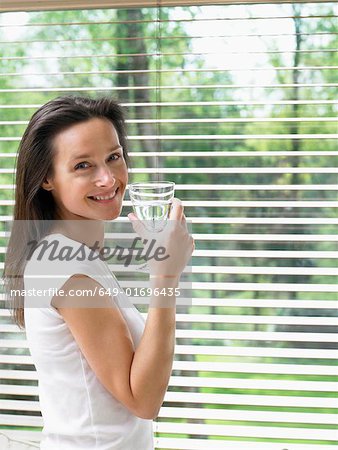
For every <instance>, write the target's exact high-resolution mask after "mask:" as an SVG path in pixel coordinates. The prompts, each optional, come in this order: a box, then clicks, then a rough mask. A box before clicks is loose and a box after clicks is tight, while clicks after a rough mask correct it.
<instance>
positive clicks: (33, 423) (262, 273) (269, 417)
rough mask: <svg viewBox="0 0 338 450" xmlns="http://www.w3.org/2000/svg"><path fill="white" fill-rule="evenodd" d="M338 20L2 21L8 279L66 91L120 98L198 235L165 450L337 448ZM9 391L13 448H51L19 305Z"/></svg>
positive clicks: (0, 356)
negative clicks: (46, 130)
mask: <svg viewBox="0 0 338 450" xmlns="http://www.w3.org/2000/svg"><path fill="white" fill-rule="evenodd" d="M18 3H20V2H18ZM21 3H22V2H21ZM25 3H26V4H28V3H30V2H25ZM50 3H53V5H54V9H55V8H57V6H58V3H57V2H50ZM101 3H102V2H101ZM164 3H165V2H163V4H164ZM196 3H197V2H196ZM214 3H217V2H214ZM15 4H16V2H11V5H12V6H13V9H14V8H15ZM44 4H46V2H44ZM35 5H37V3H36V2H35ZM59 5H61V6H63V5H64V4H62V3H59ZM67 5H68V7H70V6H69V2H68V4H67ZM100 6H104V5H102V4H101V5H100ZM133 6H135V5H133ZM136 6H137V5H136ZM41 7H42V6H41ZM2 8H3V10H6V2H5V3H4V4H3V7H2ZM20 8H21V7H20ZM64 8H66V6H64ZM28 9H29V8H28ZM335 23H336V16H335V9H334V3H333V2H328V3H323V2H321V4H320V5H318V4H316V3H313V4H312V3H306V4H302V3H295V4H290V5H289V4H271V5H259V4H257V5H226V6H225V5H223V6H216V5H212V6H200V7H187V6H186V7H184V8H182V7H166V6H162V7H161V8H141V5H140V7H138V8H134V9H121V8H114V9H113V8H110V9H109V8H107V9H104V10H103V9H91V10H81V11H75V10H74V11H70V10H65V9H64V10H61V7H60V6H59V10H58V11H49V12H48V11H47V12H29V13H20V14H18V15H17V14H14V13H13V14H2V16H1V22H0V43H1V46H0V61H1V73H0V93H1V102H0V127H1V128H0V130H1V131H0V158H1V167H0V208H1V209H0V211H1V216H0V220H1V227H2V228H1V230H0V239H1V246H0V255H1V262H0V264H1V270H2V269H3V261H4V255H5V252H6V241H7V239H8V224H9V222H10V220H11V214H12V208H13V198H14V197H13V188H14V185H13V175H14V163H15V157H16V151H17V147H18V143H19V141H20V138H21V136H22V133H23V130H24V129H25V126H26V124H27V123H28V120H29V117H30V116H31V114H32V113H33V112H34V110H35V109H36V108H37V107H39V106H40V105H41V104H43V103H44V102H46V101H48V100H49V99H51V98H53V97H56V96H58V95H62V94H64V93H67V94H84V95H93V96H96V95H112V96H113V97H114V98H117V99H120V100H121V102H122V104H123V105H124V106H125V108H126V111H127V116H128V127H129V141H130V153H131V158H132V169H131V170H130V177H131V179H132V180H134V181H144V180H148V179H151V180H156V179H170V180H172V181H175V183H176V192H177V194H176V196H177V197H179V198H181V199H182V200H183V202H184V204H185V211H186V215H187V216H188V217H189V218H190V220H191V222H192V230H193V235H194V237H195V240H196V251H195V253H194V256H193V260H192V264H193V267H192V271H193V275H192V276H193V291H192V292H193V299H192V306H191V307H187V306H186V307H182V306H180V307H178V310H177V312H178V314H177V345H176V357H175V362H174V370H173V373H172V377H171V379H170V386H169V390H168V393H167V395H166V397H165V401H164V404H163V407H162V409H161V411H160V415H159V418H158V419H157V420H156V421H155V422H154V432H155V436H156V448H157V449H162V450H164V449H176V450H179V449H189V450H197V449H205V450H209V449H210V450H211V449H222V450H224V449H228V450H233V449H241V450H242V449H243V448H245V449H248V450H249V449H257V450H258V449H259V450H265V449H266V450H282V449H284V448H285V449H286V448H287V449H289V450H290V449H292V450H293V449H298V450H311V449H321V450H326V449H332V448H333V446H334V444H337V431H336V422H337V420H336V413H337V407H338V405H337V400H336V398H335V390H336V386H337V384H336V382H337V365H336V356H337V334H336V333H337V309H336V308H337V303H336V291H337V290H336V284H335V276H336V259H337V252H336V249H337V246H336V242H337V237H336V235H335V225H336V224H337V217H336V215H335V211H334V207H335V206H337V201H336V191H337V185H336V174H337V169H336V156H337V152H336V139H337V122H336V92H337V90H336V89H337V86H338V83H337V76H336V73H337V72H336V69H337V57H336V53H335V49H336V48H337V34H338V33H337V30H336V27H335ZM130 209H131V206H130V201H129V199H128V197H127V198H126V200H125V202H124V208H123V213H122V216H121V218H119V219H118V220H117V223H121V224H123V223H125V221H126V219H125V216H126V214H127V212H129V211H130ZM120 237H121V236H120ZM122 237H123V236H122ZM113 238H114V236H113V235H109V234H108V235H107V243H109V242H111V240H112V239H113ZM111 268H112V270H113V271H114V272H115V273H116V274H117V277H118V278H119V279H121V280H122V281H121V284H122V285H124V284H125V283H126V281H125V280H126V278H125V277H127V276H129V277H130V276H132V277H134V278H135V281H134V283H135V286H141V285H144V286H145V282H144V281H142V280H138V279H137V277H135V276H134V274H130V273H127V269H126V268H124V267H123V266H119V265H112V266H111ZM128 285H130V283H129V284H128ZM2 298H3V297H2ZM133 300H134V301H135V303H136V304H137V306H138V307H139V308H140V310H141V311H142V312H143V314H146V309H145V307H144V305H142V302H141V301H140V299H133ZM0 378H1V383H0V405H1V406H0V408H1V410H0V433H1V432H3V433H5V434H7V435H8V436H10V437H11V438H13V439H20V440H22V439H24V440H27V441H35V442H37V441H39V439H40V437H41V426H42V420H41V415H40V409H39V403H38V390H37V377H36V373H35V370H34V366H33V364H32V361H31V358H30V355H29V352H28V348H27V343H26V341H25V335H24V333H23V332H20V331H19V330H18V328H17V327H16V326H15V325H13V324H12V323H11V320H10V317H9V312H8V310H7V309H6V305H5V304H4V301H3V300H2V308H1V310H0Z"/></svg>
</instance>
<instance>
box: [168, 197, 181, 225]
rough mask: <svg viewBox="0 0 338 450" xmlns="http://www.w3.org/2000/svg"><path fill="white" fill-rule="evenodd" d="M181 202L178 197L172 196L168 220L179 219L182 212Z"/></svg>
mask: <svg viewBox="0 0 338 450" xmlns="http://www.w3.org/2000/svg"><path fill="white" fill-rule="evenodd" d="M183 209H184V208H183V204H182V202H181V200H180V199H178V198H174V199H173V202H172V204H171V211H170V216H169V219H170V220H181V218H182V214H183Z"/></svg>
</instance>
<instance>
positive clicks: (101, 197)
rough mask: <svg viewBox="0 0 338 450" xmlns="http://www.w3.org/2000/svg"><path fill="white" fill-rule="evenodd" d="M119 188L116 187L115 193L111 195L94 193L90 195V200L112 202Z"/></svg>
mask: <svg viewBox="0 0 338 450" xmlns="http://www.w3.org/2000/svg"><path fill="white" fill-rule="evenodd" d="M118 190H119V188H117V189H116V191H114V192H113V193H111V194H109V195H95V196H94V195H92V196H91V197H88V198H89V199H90V200H93V201H94V202H97V203H109V202H112V201H113V200H114V198H115V196H116V194H117V192H118Z"/></svg>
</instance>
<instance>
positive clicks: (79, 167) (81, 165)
mask: <svg viewBox="0 0 338 450" xmlns="http://www.w3.org/2000/svg"><path fill="white" fill-rule="evenodd" d="M88 166H89V163H87V162H80V163H79V164H76V166H75V167H74V169H75V170H77V169H87V168H88Z"/></svg>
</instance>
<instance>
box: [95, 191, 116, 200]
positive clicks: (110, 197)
mask: <svg viewBox="0 0 338 450" xmlns="http://www.w3.org/2000/svg"><path fill="white" fill-rule="evenodd" d="M114 197H115V192H113V193H112V194H110V195H105V196H104V197H103V196H97V197H95V196H93V198H94V199H95V200H110V199H112V198H114Z"/></svg>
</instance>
